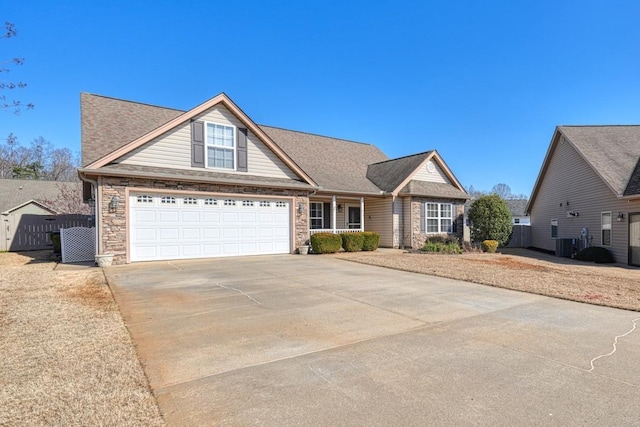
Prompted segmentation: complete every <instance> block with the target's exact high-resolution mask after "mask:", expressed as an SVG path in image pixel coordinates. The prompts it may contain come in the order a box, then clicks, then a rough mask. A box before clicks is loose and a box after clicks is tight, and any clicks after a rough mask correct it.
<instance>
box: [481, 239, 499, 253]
mask: <svg viewBox="0 0 640 427" xmlns="http://www.w3.org/2000/svg"><path fill="white" fill-rule="evenodd" d="M481 246H482V251H483V252H489V253H490V254H493V253H495V252H496V251H497V250H498V241H497V240H483V241H482V244H481Z"/></svg>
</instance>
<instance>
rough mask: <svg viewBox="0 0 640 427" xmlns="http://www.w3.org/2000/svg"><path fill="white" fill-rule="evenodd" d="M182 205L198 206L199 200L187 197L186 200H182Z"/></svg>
mask: <svg viewBox="0 0 640 427" xmlns="http://www.w3.org/2000/svg"><path fill="white" fill-rule="evenodd" d="M182 203H183V204H185V205H197V204H198V200H197V199H196V198H194V197H185V198H184V199H182Z"/></svg>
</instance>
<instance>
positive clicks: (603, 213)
mask: <svg viewBox="0 0 640 427" xmlns="http://www.w3.org/2000/svg"><path fill="white" fill-rule="evenodd" d="M605 215H609V228H604V222H603V218H604V216H605ZM605 231H609V243H608V244H606V243H604V232H605ZM612 242H613V214H612V213H611V211H605V212H600V244H601V245H602V246H606V247H608V248H610V247H611V245H612Z"/></svg>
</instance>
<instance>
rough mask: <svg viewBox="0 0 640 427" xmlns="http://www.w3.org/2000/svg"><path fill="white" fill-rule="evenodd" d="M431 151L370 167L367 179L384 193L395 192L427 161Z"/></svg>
mask: <svg viewBox="0 0 640 427" xmlns="http://www.w3.org/2000/svg"><path fill="white" fill-rule="evenodd" d="M431 153H432V152H431V151H427V152H424V153H419V154H414V155H412V156H406V157H400V158H398V159H392V160H386V161H383V162H378V163H374V164H372V165H369V167H368V169H367V178H369V179H370V180H371V181H373V183H374V184H376V185H377V186H378V187H380V188H381V189H382V190H384V191H388V192H391V191H394V190H395V189H396V188H398V186H399V185H400V184H402V181H404V180H405V179H407V177H408V176H409V174H411V173H413V172H414V171H415V170H416V169H417V168H418V166H420V165H421V164H422V162H424V161H425V159H426V158H427V157H428V156H429V155H430V154H431Z"/></svg>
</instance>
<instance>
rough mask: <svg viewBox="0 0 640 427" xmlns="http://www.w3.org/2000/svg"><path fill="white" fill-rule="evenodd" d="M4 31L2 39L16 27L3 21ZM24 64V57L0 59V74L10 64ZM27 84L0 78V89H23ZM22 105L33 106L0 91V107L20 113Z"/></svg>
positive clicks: (13, 32)
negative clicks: (9, 97) (8, 96)
mask: <svg viewBox="0 0 640 427" xmlns="http://www.w3.org/2000/svg"><path fill="white" fill-rule="evenodd" d="M4 27H5V32H4V34H2V35H1V36H0V38H2V39H10V38H11V37H14V36H16V35H17V34H18V32H17V31H16V27H15V25H14V24H12V23H11V22H5V23H4ZM22 64H24V58H11V59H8V60H1V61H0V74H1V73H5V74H6V73H9V71H11V70H10V68H9V66H10V65H14V66H16V65H22ZM26 86H27V84H26V83H25V82H21V81H13V80H1V79H0V91H4V90H9V91H11V90H14V89H23V88H25V87H26ZM22 107H26V108H27V110H29V109H31V108H33V104H32V103H28V104H23V103H22V101H20V100H18V99H15V98H11V99H8V98H7V95H5V94H2V93H0V109H4V108H12V109H13V112H14V113H15V114H20V112H21V109H22Z"/></svg>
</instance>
